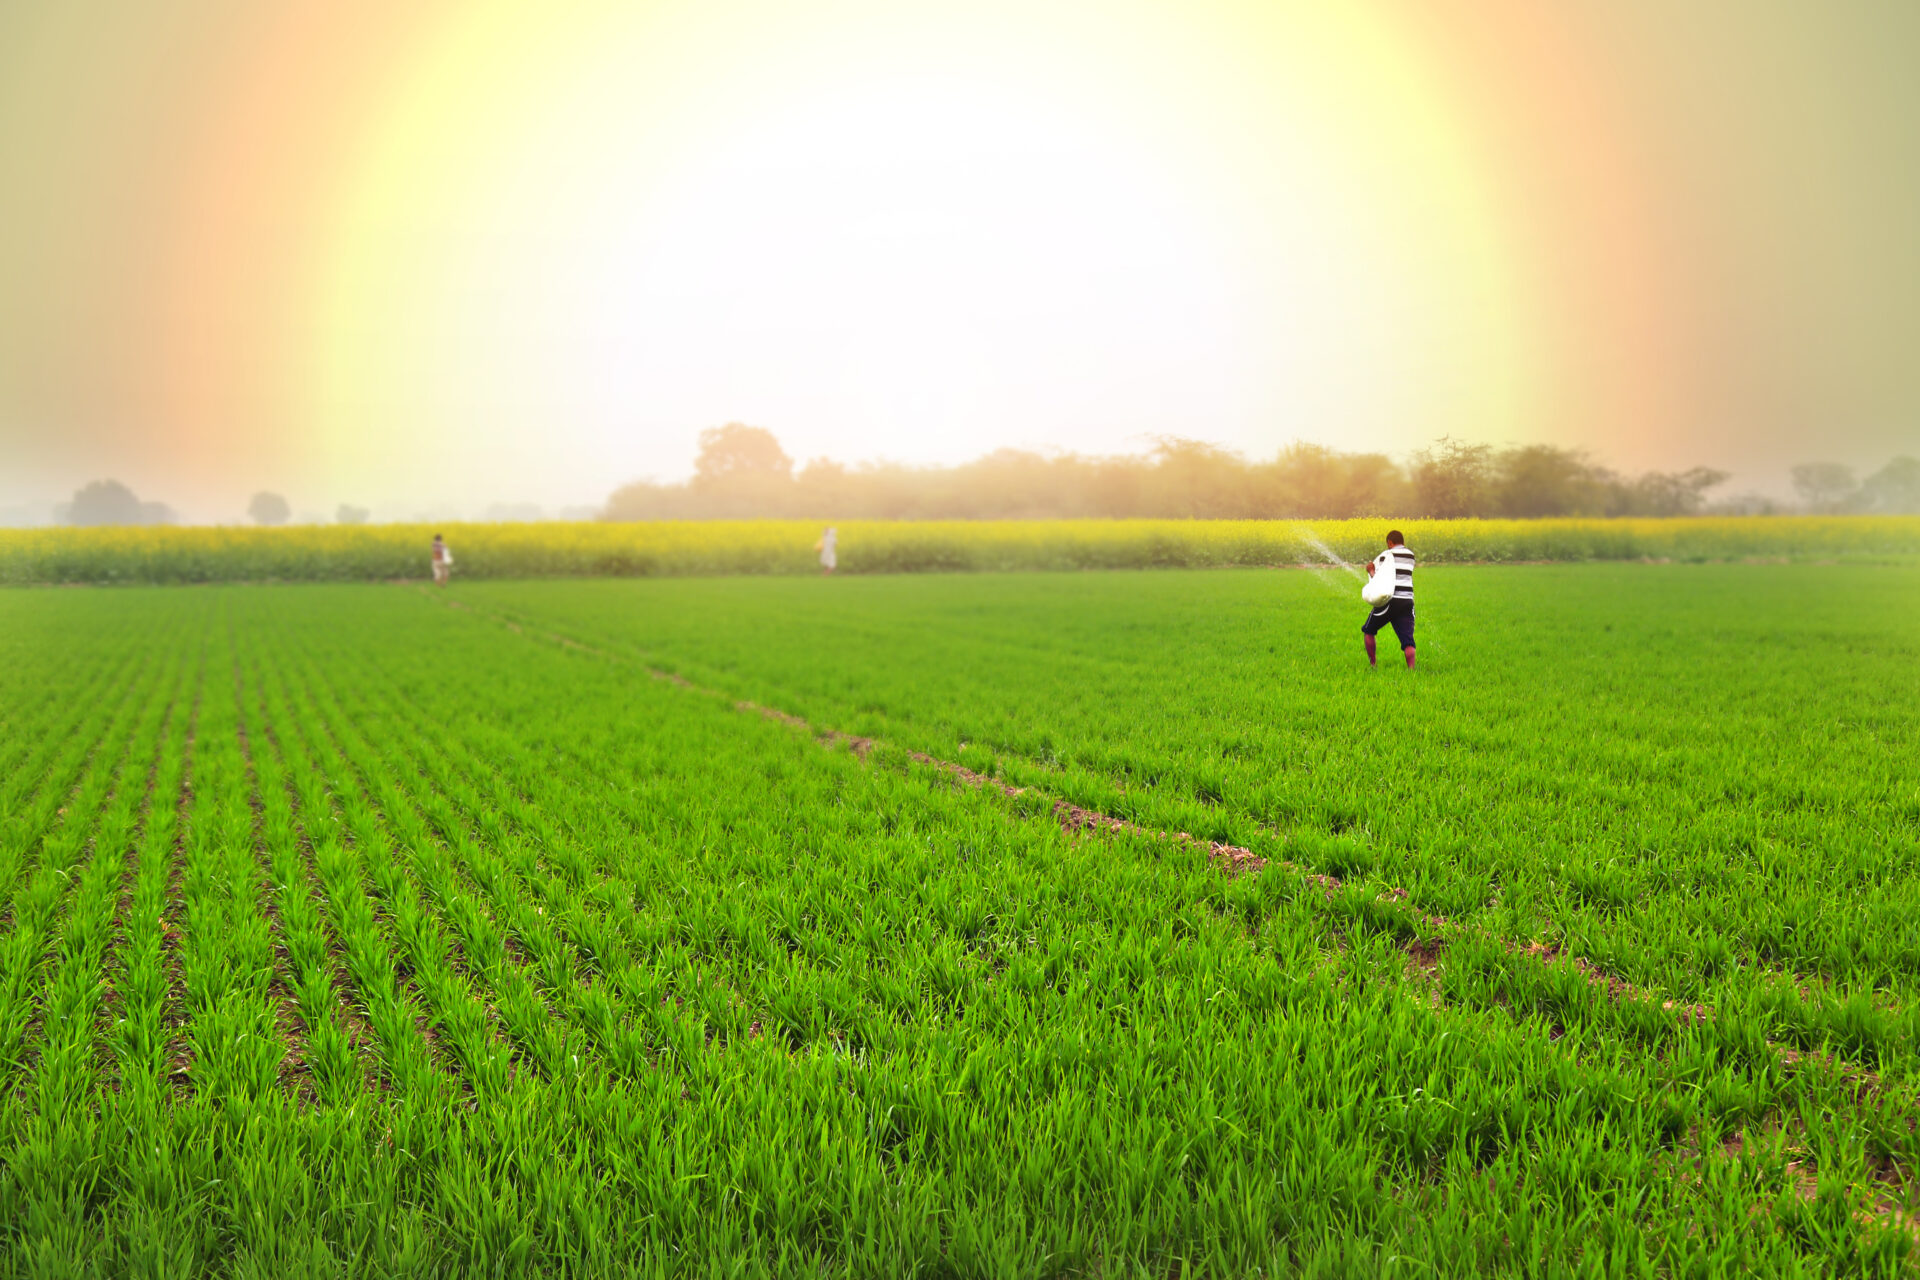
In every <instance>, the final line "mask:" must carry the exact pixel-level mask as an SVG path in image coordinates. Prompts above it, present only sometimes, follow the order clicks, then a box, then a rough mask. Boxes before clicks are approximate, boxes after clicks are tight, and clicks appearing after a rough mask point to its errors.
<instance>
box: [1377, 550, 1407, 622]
mask: <svg viewBox="0 0 1920 1280" xmlns="http://www.w3.org/2000/svg"><path fill="white" fill-rule="evenodd" d="M1373 572H1374V574H1375V576H1378V575H1380V574H1383V573H1391V574H1392V575H1393V576H1394V581H1393V598H1394V599H1395V600H1406V601H1408V602H1411V601H1412V600H1413V552H1411V551H1409V550H1407V548H1405V547H1388V548H1387V549H1386V550H1385V551H1382V552H1381V553H1380V554H1379V555H1377V556H1375V557H1374V558H1373ZM1380 607H1381V608H1383V609H1384V608H1386V606H1385V605H1381V606H1380Z"/></svg>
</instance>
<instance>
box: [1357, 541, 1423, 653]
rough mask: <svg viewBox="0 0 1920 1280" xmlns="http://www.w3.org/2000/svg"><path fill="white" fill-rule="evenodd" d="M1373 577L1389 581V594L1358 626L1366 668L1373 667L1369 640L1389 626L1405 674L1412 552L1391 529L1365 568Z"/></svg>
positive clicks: (1410, 626) (1410, 634)
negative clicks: (1364, 647)
mask: <svg viewBox="0 0 1920 1280" xmlns="http://www.w3.org/2000/svg"><path fill="white" fill-rule="evenodd" d="M1376 574H1386V575H1388V576H1389V577H1391V578H1392V580H1393V584H1394V585H1393V594H1392V595H1391V596H1389V597H1388V598H1387V599H1386V600H1384V601H1382V602H1381V603H1380V605H1379V606H1378V607H1377V608H1375V609H1374V611H1373V612H1372V613H1369V614H1368V615H1367V620H1366V621H1365V622H1363V623H1361V624H1360V634H1361V635H1363V636H1365V637H1366V640H1367V665H1368V666H1370V667H1371V666H1374V665H1376V664H1375V662H1374V650H1373V638H1374V636H1376V635H1378V634H1379V633H1380V628H1382V627H1385V626H1392V628H1393V634H1394V637H1395V638H1396V639H1398V640H1399V641H1400V652H1401V653H1403V654H1405V655H1406V657H1407V670H1409V671H1411V670H1413V552H1412V551H1410V550H1408V549H1407V543H1406V539H1404V538H1402V537H1401V536H1400V531H1399V530H1398V529H1395V530H1394V531H1393V532H1392V533H1389V534H1388V535H1387V549H1386V550H1385V551H1382V552H1381V553H1380V554H1379V555H1377V556H1375V557H1374V558H1373V563H1372V564H1369V565H1368V566H1367V576H1368V577H1369V578H1371V577H1373V576H1375V575H1376Z"/></svg>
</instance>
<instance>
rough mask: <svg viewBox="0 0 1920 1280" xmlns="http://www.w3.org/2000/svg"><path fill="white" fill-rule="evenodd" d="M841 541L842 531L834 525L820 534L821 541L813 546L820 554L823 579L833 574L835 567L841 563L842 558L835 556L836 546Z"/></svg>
mask: <svg viewBox="0 0 1920 1280" xmlns="http://www.w3.org/2000/svg"><path fill="white" fill-rule="evenodd" d="M839 540H840V531H839V530H837V529H835V528H834V527H833V526H832V525H828V526H827V527H826V529H825V531H823V532H822V533H821V534H820V541H818V542H816V543H814V544H813V549H814V550H815V551H818V552H819V553H820V576H821V577H826V576H827V575H829V574H831V573H832V572H833V570H834V566H835V565H837V564H839V563H840V558H839V557H838V556H836V555H835V554H834V550H833V548H834V544H835V543H837V542H838V541H839Z"/></svg>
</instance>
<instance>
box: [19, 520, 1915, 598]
mask: <svg viewBox="0 0 1920 1280" xmlns="http://www.w3.org/2000/svg"><path fill="white" fill-rule="evenodd" d="M1395 523H1397V524H1398V525H1399V526H1400V527H1401V528H1402V529H1403V530H1405V531H1406V533H1407V536H1408V537H1409V539H1411V540H1412V542H1413V544H1414V545H1415V546H1417V547H1419V548H1420V549H1421V551H1422V553H1423V555H1424V556H1425V558H1426V559H1427V561H1428V562H1431V563H1446V562H1462V561H1505V562H1515V561H1539V560H1643V559H1665V560H1730V559H1733V560H1737V559H1743V558H1751V557H1769V558H1779V557H1795V558H1802V559H1832V558H1854V559H1862V558H1864V559H1887V558H1895V559H1906V560H1911V559H1912V558H1913V557H1914V556H1916V555H1920V517H1906V516H1885V517H1864V516H1849V517H1764V518H1759V517H1698V518H1686V519H1661V520H1654V519H1629V520H1442V521H1434V520H1418V521H1397V522H1396V521H1388V520H1385V519H1374V520H1317V521H1281V520H1271V521H1269V520H1200V521H1195V520H1030V521H1017V520H1016V521H927V522H899V521H872V520H868V521H851V522H848V523H845V524H842V525H840V526H839V530H840V537H839V556H840V569H841V571H842V572H843V573H853V574H863V573H925V572H953V571H981V570H1034V569H1119V568H1160V569H1165V568H1205V567H1222V566H1228V565H1293V564H1303V563H1304V564H1311V565H1325V564H1328V563H1330V562H1329V561H1328V560H1327V558H1326V557H1327V555H1328V553H1329V552H1331V553H1333V554H1336V555H1338V556H1341V557H1344V558H1346V559H1348V560H1353V561H1364V560H1366V559H1369V558H1371V557H1372V556H1373V555H1374V554H1376V553H1377V552H1378V551H1379V549H1380V539H1381V537H1382V536H1383V535H1384V533H1385V532H1386V530H1387V528H1388V527H1389V525H1390V524H1395ZM819 532H820V529H819V526H818V525H817V524H811V523H807V522H804V521H795V520H750V521H654V522H646V523H639V524H604V523H591V524H452V525H440V526H430V525H356V526H339V525H311V526H299V527H293V528H280V529H256V528H239V527H234V528H204V527H198V528H194V527H188V528H181V527H170V526H167V527H148V528H84V529H65V528H62V529H25V530H0V583H16V584H18V583H78V582H92V583H143V582H144V583H177V582H231V581H269V580H273V581H283V582H296V581H380V580H387V579H396V578H407V579H419V578H424V577H426V576H427V572H428V563H427V551H428V544H429V543H430V542H431V541H432V539H433V536H434V535H435V534H436V533H443V534H445V536H446V538H447V540H448V542H449V544H450V545H451V546H453V547H454V549H455V552H456V565H455V573H456V574H458V575H459V576H460V577H462V578H535V577H578V576H586V575H597V576H618V577H679V576H688V575H712V574H786V575H795V574H808V573H814V572H817V571H818V567H819V566H818V564H817V562H816V560H815V557H814V554H813V550H812V547H813V544H814V540H815V539H816V538H817V537H818V535H819Z"/></svg>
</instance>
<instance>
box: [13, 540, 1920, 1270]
mask: <svg viewBox="0 0 1920 1280" xmlns="http://www.w3.org/2000/svg"><path fill="white" fill-rule="evenodd" d="M422 555H424V552H422ZM1419 609H1420V622H1419V644H1420V649H1419V654H1420V660H1419V669H1418V670H1417V671H1414V672H1411V673H1409V672H1407V671H1406V670H1404V669H1401V666H1400V662H1399V659H1398V655H1397V654H1396V653H1395V652H1394V648H1393V645H1392V644H1391V643H1389V644H1385V645H1383V646H1382V663H1381V667H1380V669H1379V670H1378V671H1370V670H1368V669H1367V667H1366V664H1365V660H1364V656H1363V654H1362V651H1361V645H1360V637H1359V634H1358V627H1359V623H1360V620H1361V616H1362V613H1363V607H1362V606H1361V605H1360V603H1359V600H1358V591H1357V587H1356V584H1355V583H1354V582H1353V580H1352V579H1351V578H1349V577H1348V576H1346V575H1345V574H1344V573H1342V572H1340V571H1338V570H1334V569H1329V570H1325V571H1309V570H1302V569H1286V570H1258V569H1238V570H1229V569H1223V570H1187V571H1178V572H1170V571H1160V572H1135V571H1108V572H1087V573H1073V574H1056V573H1027V574H997V573H982V574H974V575H946V576H924V577H914V576H868V577H855V578H834V579H828V580H822V579H818V578H801V577H760V578H731V579H729V578H658V579H629V580H554V581H539V582H526V581H521V582H514V581H469V582H459V581H456V583H455V584H454V585H453V586H452V587H451V588H449V589H446V590H434V589H432V588H429V587H424V586H421V585H417V584H415V585H406V584H395V585H388V584H361V585H317V584H309V585H280V586H264V585H251V586H248V585H230V586H194V587H160V588H155V587H126V588H118V589H83V590H56V589H28V588H22V589H16V590H12V591H7V592H4V593H0V904H4V911H5V918H4V923H3V924H0V1274H5V1275H20V1276H26V1275H36V1276H40V1275H45V1276H54V1275H119V1274H136V1275H156V1276H160V1275H167V1276H183V1275H194V1274H201V1273H209V1274H216V1275H234V1276H274V1277H291V1276H306V1275H329V1276H330V1275H351V1276H385V1275H469V1274H471V1275H476V1276H477V1275H519V1274H551V1275H573V1276H589V1275H608V1274H629V1273H630V1274H638V1275H698V1276H762V1275H764V1276H782V1277H787V1276H808V1275H835V1276H876V1277H878V1276H898V1275H928V1276H996V1277H998V1276H1008V1277H1024V1276H1034V1277H1039V1276H1080V1275H1085V1276H1100V1277H1119V1276H1136V1275H1137V1276H1152V1277H1179V1276H1191V1275H1207V1276H1253V1275H1267V1276H1271V1275H1293V1274H1310V1275H1331V1276H1344V1275H1367V1276H1408V1277H1414V1276H1420V1277H1426V1276H1434V1275H1458V1276H1484V1275H1507V1276H1515V1277H1544V1276H1555V1275H1622V1276H1643V1275H1672V1276H1715V1275H1724V1276H1740V1275H1782V1276H1785V1275H1826V1274H1846V1275H1911V1274H1914V1272H1915V1271H1916V1269H1920V1267H1917V1266H1916V1261H1915V1259H1916V1255H1920V1186H1916V1185H1915V1182H1914V1177H1915V1171H1916V1169H1920V1162H1917V1161H1920V1135H1917V1134H1916V1120H1920V767H1916V762H1920V676H1917V675H1916V673H1917V672H1920V566H1916V565H1914V564H1912V563H1906V564H1900V563H1886V564H1852V563H1841V564H1824V565H1821V564H1687V563H1674V564H1639V563H1627V564H1604V563H1601V564H1570V565H1509V566H1470V565H1460V566H1450V565H1440V566H1430V567H1428V568H1426V569H1423V570H1422V572H1421V577H1420V605H1419Z"/></svg>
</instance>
